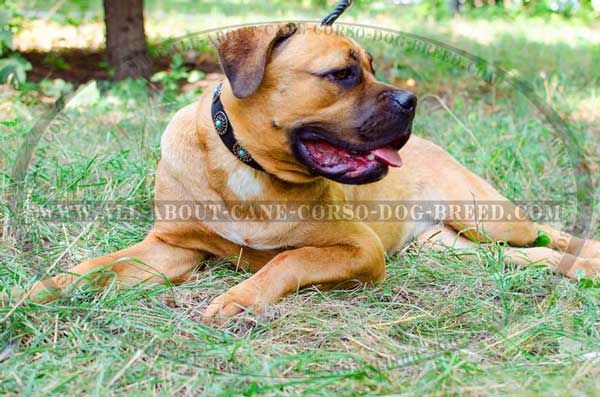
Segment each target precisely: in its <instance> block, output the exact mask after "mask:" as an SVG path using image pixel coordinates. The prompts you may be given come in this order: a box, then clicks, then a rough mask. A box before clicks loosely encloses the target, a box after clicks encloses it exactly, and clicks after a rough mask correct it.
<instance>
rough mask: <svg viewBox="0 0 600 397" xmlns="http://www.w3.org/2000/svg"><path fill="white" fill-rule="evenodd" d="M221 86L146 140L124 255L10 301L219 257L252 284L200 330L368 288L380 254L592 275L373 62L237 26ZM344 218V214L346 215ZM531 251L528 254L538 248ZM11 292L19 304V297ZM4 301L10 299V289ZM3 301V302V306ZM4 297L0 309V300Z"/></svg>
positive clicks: (585, 250)
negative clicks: (381, 208)
mask: <svg viewBox="0 0 600 397" xmlns="http://www.w3.org/2000/svg"><path fill="white" fill-rule="evenodd" d="M217 49H218V54H219V59H220V62H221V65H222V68H223V71H224V75H225V79H224V81H223V82H222V83H221V84H220V85H219V86H217V87H215V90H214V92H206V93H204V94H203V95H202V96H201V97H200V98H199V100H198V101H197V102H196V103H193V104H191V105H189V106H187V107H185V108H183V109H181V110H180V111H178V112H177V114H176V115H175V116H174V118H173V119H172V121H171V122H170V123H169V124H168V126H167V128H166V130H165V132H164V134H163V137H162V140H161V159H160V162H159V164H158V168H157V172H156V185H155V203H156V212H157V217H156V218H157V220H156V222H155V224H154V226H153V228H152V230H151V231H150V232H149V234H148V235H147V237H146V238H145V239H144V240H143V241H142V242H140V243H138V244H136V245H134V246H132V247H130V248H127V249H124V250H122V251H119V252H115V253H113V254H110V255H106V256H102V257H99V258H96V259H91V260H87V261H85V262H83V263H81V264H79V265H77V266H75V267H74V268H73V269H72V270H71V271H70V272H68V273H66V274H61V275H58V276H55V277H53V278H51V279H49V280H46V281H43V282H39V283H37V284H36V285H34V287H33V288H32V289H31V290H29V291H28V292H27V293H25V295H22V297H23V298H25V297H29V298H31V299H35V300H48V299H53V298H55V297H57V295H58V294H60V293H61V292H62V291H63V290H64V289H65V288H67V287H68V286H70V285H74V284H75V285H78V284H80V283H84V282H88V281H90V280H91V279H96V280H95V281H96V282H98V283H105V282H108V281H107V280H108V279H109V278H110V277H109V276H107V274H111V275H116V276H117V277H118V280H119V281H120V284H122V285H131V284H136V283H139V282H142V281H143V282H157V283H164V282H166V281H167V280H169V281H170V282H172V283H181V282H184V281H185V280H186V279H187V278H188V277H189V276H190V274H191V273H192V271H193V270H194V269H195V268H196V267H197V266H198V265H199V264H200V263H201V262H202V261H203V260H205V259H207V258H209V257H235V256H238V255H239V254H240V252H242V256H243V261H242V262H243V264H244V265H245V267H246V268H247V269H248V270H249V271H250V272H252V273H253V275H252V276H251V277H249V278H247V279H246V280H244V281H243V282H241V283H239V284H238V285H235V286H233V287H232V288H231V289H229V290H228V291H227V292H225V293H223V294H222V295H220V296H217V297H215V298H214V300H213V301H212V302H211V303H210V304H209V305H208V307H207V308H206V309H205V311H204V313H203V319H204V320H205V321H208V322H211V321H217V319H219V318H229V317H232V316H235V315H236V314H238V313H240V312H242V311H245V310H249V309H250V310H253V311H255V312H260V311H261V310H263V309H264V308H265V307H266V306H268V305H271V304H274V303H275V302H277V301H278V300H279V299H281V298H282V297H284V296H286V295H288V294H291V293H294V292H296V291H298V290H299V289H302V288H305V287H311V286H313V287H318V288H320V289H322V290H326V289H331V288H343V287H346V286H350V285H357V284H359V285H362V284H370V283H377V282H381V281H382V280H384V278H385V270H386V259H385V254H386V253H393V252H396V251H398V250H401V249H403V248H404V247H406V246H408V245H409V244H417V245H419V246H420V247H422V248H424V249H432V250H443V249H448V248H449V247H450V248H469V247H473V246H476V245H477V244H480V243H490V242H498V241H501V242H505V243H506V244H508V245H509V246H508V247H507V248H506V250H505V251H504V255H503V260H504V261H506V262H507V263H510V264H514V265H527V264H530V263H536V264H543V265H546V266H548V267H549V268H551V269H553V270H555V271H557V272H560V273H562V274H564V275H566V276H568V277H571V278H576V277H579V275H586V276H588V277H592V276H595V275H597V274H598V272H599V271H600V242H598V241H592V240H582V239H578V238H576V237H573V236H571V235H568V234H564V233H562V232H560V231H558V230H556V229H554V228H552V227H550V226H548V225H541V224H537V223H534V222H531V221H529V220H528V219H527V217H526V215H525V214H524V212H523V211H522V210H521V209H519V208H518V207H517V206H516V205H514V204H512V203H510V202H509V200H507V199H506V198H505V197H503V196H502V195H501V194H500V193H498V192H497V191H496V190H495V189H494V188H493V187H492V186H491V185H490V184H489V183H487V182H486V181H484V180H483V179H482V178H480V177H478V176H477V175H475V174H473V173H471V172H470V171H468V170H467V169H466V168H464V167H463V166H462V165H460V164H459V163H458V162H457V161H456V160H455V159H453V158H452V157H451V156H450V155H449V154H448V153H447V152H446V151H445V150H443V149H442V148H441V147H439V146H437V145H435V144H434V143H432V142H430V141H427V140H425V139H423V138H419V137H417V136H414V135H412V124H413V119H414V117H415V112H416V107H417V98H416V97H415V95H414V94H412V93H411V92H408V91H403V90H399V89H397V88H394V87H393V86H390V85H388V84H385V83H383V82H380V81H378V80H377V79H376V78H375V71H374V69H373V58H372V57H371V55H369V53H368V52H366V51H365V50H364V49H363V48H362V47H361V46H359V45H358V44H357V43H356V42H355V41H353V40H352V39H350V38H348V37H345V36H344V35H342V34H339V33H338V32H332V31H331V29H328V28H324V27H320V26H311V25H296V24H278V25H270V26H264V27H252V28H241V29H239V30H236V31H234V32H230V33H229V34H226V35H224V36H223V37H222V38H220V39H219V41H218V42H217ZM432 201H434V202H495V203H502V205H503V208H505V209H508V212H509V213H512V214H514V215H515V217H514V218H512V219H508V218H507V219H504V220H502V221H495V222H492V221H486V220H483V221H481V220H479V219H477V218H476V217H473V216H465V215H464V214H461V213H457V212H456V211H455V212H452V211H448V213H447V214H446V215H445V216H444V218H443V219H439V220H432V221H431V222H424V221H417V220H410V219H408V220H402V221H400V220H398V221H384V220H381V219H366V220H364V221H363V220H352V221H348V220H346V219H342V217H340V216H337V215H334V216H333V218H331V219H328V220H327V221H318V220H316V219H309V220H301V219H285V220H284V221H280V222H279V221H277V222H276V221H272V220H270V219H266V220H256V221H252V222H244V221H239V222H235V221H231V220H227V219H218V220H217V221H208V220H206V219H205V218H204V217H200V216H199V217H197V218H193V219H191V220H190V219H186V220H183V219H175V220H165V219H164V217H163V216H162V215H161V216H158V215H159V213H160V208H159V207H160V203H175V202H187V203H201V202H210V203H216V204H218V205H220V206H221V207H222V208H225V209H229V210H231V209H232V208H231V207H232V206H233V205H234V204H233V203H237V204H236V205H238V206H241V207H239V208H241V211H242V212H244V213H247V212H248V211H249V209H250V204H249V203H255V202H277V203H311V204H310V208H314V207H315V205H318V204H324V203H356V202H361V203H371V204H373V203H375V204H377V203H380V202H406V203H408V202H432ZM350 213H352V210H351V211H350ZM540 233H541V235H545V236H547V237H549V240H548V244H547V245H546V246H535V244H536V241H538V239H539V236H540ZM21 294H23V293H21ZM14 295H15V296H16V295H17V293H16V292H15V293H14ZM15 296H13V297H12V299H14V298H15ZM6 299H8V297H6Z"/></svg>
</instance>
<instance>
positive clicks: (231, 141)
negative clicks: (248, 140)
mask: <svg viewBox="0 0 600 397" xmlns="http://www.w3.org/2000/svg"><path fill="white" fill-rule="evenodd" d="M222 89H223V82H222V81H221V82H219V85H218V86H217V88H215V89H214V91H213V100H212V106H211V113H212V121H213V125H214V127H215V130H216V131H217V134H218V135H219V138H221V141H222V142H223V144H224V145H225V146H226V147H227V149H229V151H230V152H231V153H232V154H233V155H234V156H235V157H237V158H238V160H240V161H241V162H243V163H245V164H247V165H249V166H250V167H252V168H254V169H256V170H258V171H264V169H263V167H261V165H260V164H258V163H257V162H256V160H254V159H253V158H252V156H251V155H250V153H248V151H247V150H246V149H244V148H243V147H242V146H241V145H240V144H239V142H238V141H237V139H235V135H234V134H233V127H232V126H231V122H230V121H229V117H227V113H226V112H225V108H224V107H223V103H222V102H221V90H222Z"/></svg>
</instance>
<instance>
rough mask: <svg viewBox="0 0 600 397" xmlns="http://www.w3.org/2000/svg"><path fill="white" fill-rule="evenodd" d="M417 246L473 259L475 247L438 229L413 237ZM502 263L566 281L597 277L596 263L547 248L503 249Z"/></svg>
mask: <svg viewBox="0 0 600 397" xmlns="http://www.w3.org/2000/svg"><path fill="white" fill-rule="evenodd" d="M416 240H417V244H418V246H419V247H421V248H425V249H432V250H436V251H444V250H447V249H458V250H461V249H463V250H464V251H463V252H462V253H461V257H464V258H466V259H469V258H470V257H471V258H475V257H476V255H477V253H476V252H475V251H472V250H468V249H469V248H475V247H477V246H478V245H479V243H477V242H474V241H471V240H469V239H468V238H466V237H464V236H462V235H460V233H457V232H456V231H454V230H453V229H451V228H449V227H446V226H443V225H440V226H437V227H435V228H433V229H430V230H427V231H426V232H423V233H421V234H420V235H419V236H417V239H416ZM502 252H503V255H502V260H503V262H504V263H506V264H513V265H517V266H526V265H531V264H537V265H545V266H547V267H549V268H551V269H552V270H554V271H557V272H559V273H562V274H564V275H566V276H567V277H571V278H577V277H579V276H586V277H594V276H598V275H600V259H591V258H583V257H577V256H574V255H571V254H569V253H565V252H560V251H556V250H553V249H551V248H547V247H531V248H516V247H507V248H505V249H504V250H503V251H502Z"/></svg>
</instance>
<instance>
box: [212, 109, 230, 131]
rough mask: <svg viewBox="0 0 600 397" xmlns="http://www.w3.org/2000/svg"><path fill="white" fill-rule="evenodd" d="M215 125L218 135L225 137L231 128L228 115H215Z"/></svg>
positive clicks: (219, 113)
mask: <svg viewBox="0 0 600 397" xmlns="http://www.w3.org/2000/svg"><path fill="white" fill-rule="evenodd" d="M213 123H214V124H215V129H216V130H217V134H219V135H225V133H226V132H227V128H228V127H229V120H228V119H227V115H226V114H225V113H223V112H217V113H215V118H214V119H213Z"/></svg>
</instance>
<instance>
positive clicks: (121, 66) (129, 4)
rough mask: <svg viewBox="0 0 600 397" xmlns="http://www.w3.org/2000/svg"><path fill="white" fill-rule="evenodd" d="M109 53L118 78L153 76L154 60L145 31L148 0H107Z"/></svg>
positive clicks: (105, 19) (108, 55) (107, 52)
mask: <svg viewBox="0 0 600 397" xmlns="http://www.w3.org/2000/svg"><path fill="white" fill-rule="evenodd" d="M104 22H105V23H106V56H107V61H108V63H109V64H111V65H112V66H113V67H114V71H115V75H114V78H115V80H123V79H125V78H127V77H150V74H151V73H152V63H151V62H150V58H149V57H148V45H147V44H146V34H145V33H144V0H104Z"/></svg>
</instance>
